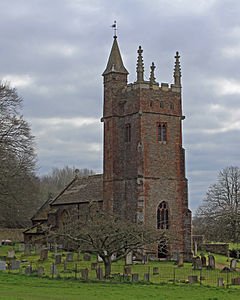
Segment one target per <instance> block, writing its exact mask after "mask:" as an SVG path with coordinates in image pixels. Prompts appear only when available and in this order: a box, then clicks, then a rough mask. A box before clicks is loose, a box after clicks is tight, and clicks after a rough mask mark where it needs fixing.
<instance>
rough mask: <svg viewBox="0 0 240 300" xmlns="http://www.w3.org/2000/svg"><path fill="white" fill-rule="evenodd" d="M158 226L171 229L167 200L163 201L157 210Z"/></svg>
mask: <svg viewBox="0 0 240 300" xmlns="http://www.w3.org/2000/svg"><path fill="white" fill-rule="evenodd" d="M157 228H158V229H169V210H168V205H167V203H166V202H165V201H163V202H161V203H160V204H159V206H158V210H157Z"/></svg>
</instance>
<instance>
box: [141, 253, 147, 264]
mask: <svg viewBox="0 0 240 300" xmlns="http://www.w3.org/2000/svg"><path fill="white" fill-rule="evenodd" d="M142 264H143V265H146V264H148V256H147V255H143V257H142Z"/></svg>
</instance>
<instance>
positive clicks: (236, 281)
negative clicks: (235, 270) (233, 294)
mask: <svg viewBox="0 0 240 300" xmlns="http://www.w3.org/2000/svg"><path fill="white" fill-rule="evenodd" d="M232 284H234V285H240V277H235V278H232Z"/></svg>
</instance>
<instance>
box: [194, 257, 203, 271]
mask: <svg viewBox="0 0 240 300" xmlns="http://www.w3.org/2000/svg"><path fill="white" fill-rule="evenodd" d="M201 269H202V261H201V259H200V257H199V256H197V257H195V258H193V270H201Z"/></svg>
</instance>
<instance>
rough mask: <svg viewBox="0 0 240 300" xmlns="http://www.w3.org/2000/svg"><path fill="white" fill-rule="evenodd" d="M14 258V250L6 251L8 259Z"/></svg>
mask: <svg viewBox="0 0 240 300" xmlns="http://www.w3.org/2000/svg"><path fill="white" fill-rule="evenodd" d="M14 257H15V249H14V248H12V249H10V250H9V251H8V258H14Z"/></svg>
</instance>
